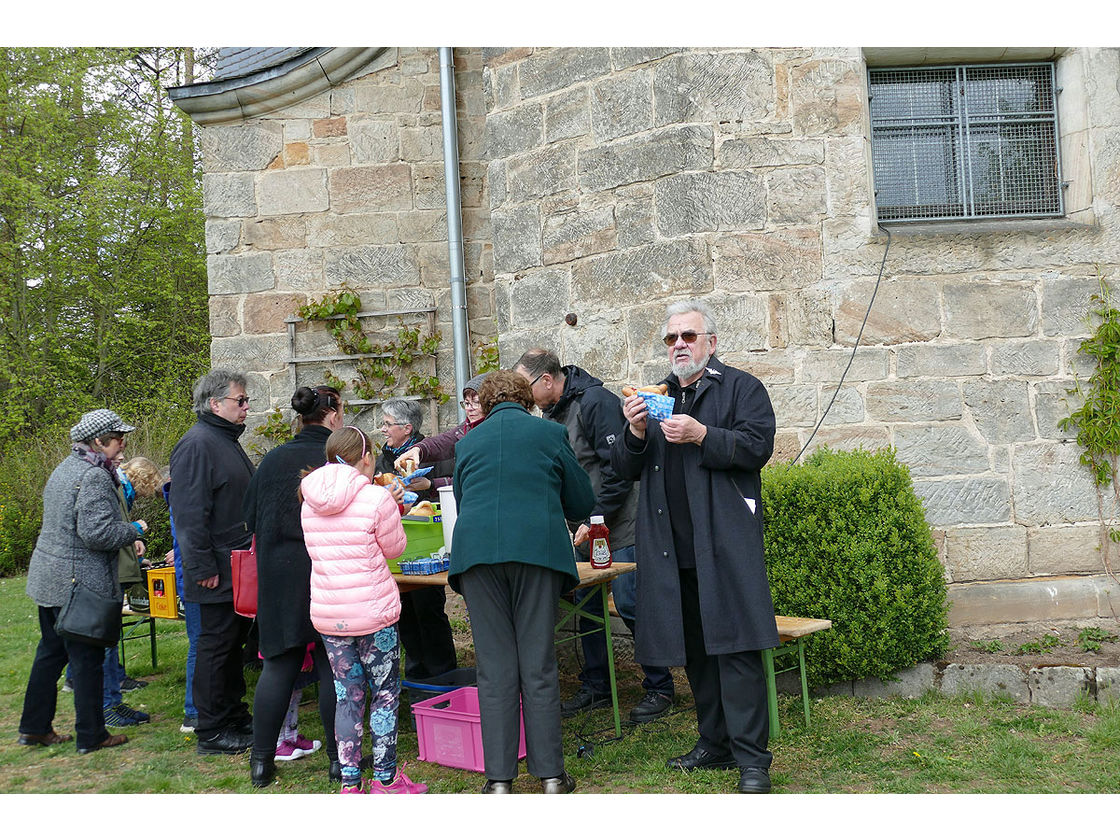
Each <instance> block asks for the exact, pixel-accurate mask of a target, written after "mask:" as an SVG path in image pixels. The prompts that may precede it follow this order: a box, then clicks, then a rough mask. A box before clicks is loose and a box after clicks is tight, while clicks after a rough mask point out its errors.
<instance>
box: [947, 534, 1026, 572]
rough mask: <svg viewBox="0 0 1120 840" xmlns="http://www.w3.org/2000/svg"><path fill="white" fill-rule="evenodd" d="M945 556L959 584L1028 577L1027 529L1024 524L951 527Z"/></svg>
mask: <svg viewBox="0 0 1120 840" xmlns="http://www.w3.org/2000/svg"><path fill="white" fill-rule="evenodd" d="M945 559H946V562H947V563H948V566H949V570H950V571H951V572H952V575H953V580H954V582H957V583H961V582H965V581H972V580H994V579H999V578H1018V577H1024V576H1026V575H1027V573H1028V564H1027V529H1026V528H1024V527H1022V526H1021V525H1000V526H995V527H986V528H984V527H981V528H947V529H946V530H945Z"/></svg>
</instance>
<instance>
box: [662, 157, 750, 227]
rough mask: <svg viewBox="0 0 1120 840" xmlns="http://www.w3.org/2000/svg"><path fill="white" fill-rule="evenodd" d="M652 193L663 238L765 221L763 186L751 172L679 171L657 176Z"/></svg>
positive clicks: (747, 225)
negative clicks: (674, 173)
mask: <svg viewBox="0 0 1120 840" xmlns="http://www.w3.org/2000/svg"><path fill="white" fill-rule="evenodd" d="M654 196H655V200H656V206H657V227H658V230H659V231H660V232H661V235H662V236H665V237H670V238H671V237H676V236H684V235H687V234H690V233H706V232H708V231H716V230H742V229H743V228H748V229H756V230H757V229H760V228H762V227H763V226H764V225H765V224H766V188H765V186H764V185H763V180H762V177H761V176H759V175H756V174H754V173H751V172H682V173H680V174H678V175H670V176H669V177H667V178H662V179H660V180H659V181H658V182H657V184H656V186H655V191H654Z"/></svg>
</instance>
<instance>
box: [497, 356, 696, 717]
mask: <svg viewBox="0 0 1120 840" xmlns="http://www.w3.org/2000/svg"><path fill="white" fill-rule="evenodd" d="M513 369H514V370H515V371H516V372H518V373H520V374H521V375H522V376H523V377H525V379H527V380H528V381H529V387H530V389H531V390H532V393H533V402H534V403H536V405H537V408H539V409H540V410H541V412H542V413H543V414H544V416H545V418H546V419H548V420H554V421H555V422H557V423H561V424H563V425H564V427H565V428H566V429H567V430H568V441H569V443H571V445H572V450H573V451H574V452H575V454H576V459H577V460H578V461H579V465H580V466H581V467H582V468H583V470H584V472H586V473H587V475H588V477H589V478H590V479H591V487H592V489H593V490H594V491H595V507H594V508H593V509H592V511H591V515H596V516H602V517H603V519H604V522H605V524H606V526H607V527H608V528H609V529H610V544H611V553H612V555H613V559H614V560H617V561H619V562H633V561H634V517H635V515H636V512H637V507H638V488H637V486H636V485H635V484H634V482H632V481H630V480H628V479H623V478H620V477H619V475H618V474H617V473H616V472H615V470H614V468H613V467H612V466H611V444H612V443H614V441H615V440H616V439H617V438H619V437H620V436H621V435H622V431H623V429H624V428H625V427H626V420H625V418H624V417H623V416H622V408H621V405H620V403H619V399H618V397H617V396H616V395H615V394H612V393H611V392H610V391H608V390H607V389H606V388H604V387H603V380H601V379H598V378H596V377H594V376H592V375H591V374H590V373H588V372H587V371H585V370H584V369H583V368H581V367H577V366H576V365H564V366H563V367H561V366H560V360H559V359H558V358H557V356H556V354H555V353H553V352H552V351H551V350H545V349H542V348H539V347H538V348H535V349H533V350H528V351H526V352H525V353H524V354H523V355H522V356H521V358H520V359H518V360H517V364H515V365H514V366H513ZM569 527H570V528H571V529H572V532H573V534H574V537H573V540H574V542H575V545H576V550H577V551H578V552H579V554H580V557H581V558H582V559H583V560H585V561H586V560H587V559H589V548H590V544H589V541H588V539H587V533H588V530H589V528H590V524H589V523H588V521H586V520H585V521H583V522H579V523H569ZM634 577H635V573H633V572H631V573H630V574H626V575H622V576H621V577H619V578H616V579H615V580H614V581H612V583H611V589H612V591H613V592H614V601H615V606H616V607H617V608H618V612H619V615H621V616H622V620H623V621H624V622H625V623H626V625H627V626H628V627H629V628H630V631H631V632H632V633H633V632H635V624H634ZM586 608H587V611H588V612H591V613H599V614H600V615H601V613H602V608H603V607H602V603H600V602H599V601H597V600H594V599H593V600H592V601H591V602H590V603H589V604H588V605H587V607H586ZM579 629H580V632H581V633H584V632H586V633H587V635H585V636H583V637H582V638H581V640H580V641H581V643H582V646H583V656H584V667H583V670H582V671H581V672H580V675H579V679H580V688H579V690H578V691H577V692H576V693H575V694H574V695H573V696H572V697H571V698H569V699H568V700H565V701H564V702H563V703H561V704H560V713H561V715H562V716H564V717H570V716H572V715H574V714H576V713H578V712H582V711H587V710H590V709H595V708H598V707H600V706H606V705H609V704H610V702H611V694H610V674H609V673H608V671H607V644H606V640H605V639H604V638H603V634H602V633H593V632H591V631H592V630H593V629H594V624H593V623H592V621H591V620H590V619H589V618H586V617H581V618H580V628H579ZM639 661H640V660H639ZM642 670H643V671H644V672H645V677H644V679H643V680H642V688H644V689H645V692H646V694H645V697H644V698H643V699H642V701H641V702H640V703H638V705H637V706H636V707H634V709H632V710H631V712H630V720H632V721H633V722H634V723H647V722H649V721H652V720H656V719H657V718H659V717H661V716H663V715H665V714H668V712H669V710H670V709H671V708H672V706H673V696H674V694H675V691H674V688H673V675H672V673H670V671H669V669H668V668H661V667H656V666H652V667H646V666H645V665H643V666H642Z"/></svg>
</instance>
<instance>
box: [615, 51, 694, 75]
mask: <svg viewBox="0 0 1120 840" xmlns="http://www.w3.org/2000/svg"><path fill="white" fill-rule="evenodd" d="M678 51H679V48H677V47H611V67H613V68H614V69H615V70H624V69H626V68H627V67H633V66H634V65H636V64H645V63H647V62H649V61H656V60H657V59H659V58H664V57H665V56H667V55H671V54H673V53H675V52H678Z"/></svg>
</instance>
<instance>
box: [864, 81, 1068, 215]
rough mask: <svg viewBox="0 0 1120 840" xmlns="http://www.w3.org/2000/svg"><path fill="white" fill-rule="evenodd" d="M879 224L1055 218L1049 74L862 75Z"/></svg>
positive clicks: (1058, 196) (1056, 176)
mask: <svg viewBox="0 0 1120 840" xmlns="http://www.w3.org/2000/svg"><path fill="white" fill-rule="evenodd" d="M868 81H869V90H870V96H871V103H870V104H871V159H872V167H873V171H874V174H875V200H876V205H877V208H878V215H879V219H880V220H881V221H888V220H889V221H933V220H942V219H981V218H1001V217H1038V216H1061V215H1062V214H1063V212H1064V211H1063V207H1062V188H1061V183H1062V174H1061V166H1060V161H1059V158H1058V112H1057V107H1056V101H1055V90H1056V88H1055V85H1054V65H1053V63H1038V64H991V65H959V66H954V67H907V68H890V69H869V70H868Z"/></svg>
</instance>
